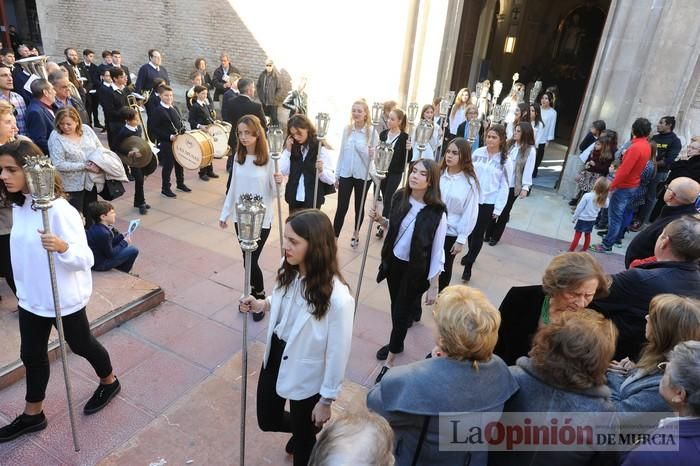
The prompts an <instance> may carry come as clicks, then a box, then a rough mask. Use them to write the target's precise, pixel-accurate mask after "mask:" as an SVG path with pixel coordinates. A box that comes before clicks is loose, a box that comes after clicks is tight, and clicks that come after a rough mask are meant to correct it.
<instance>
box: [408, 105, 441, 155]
mask: <svg viewBox="0 0 700 466" xmlns="http://www.w3.org/2000/svg"><path fill="white" fill-rule="evenodd" d="M420 119H421V120H428V121H432V122H433V134H431V135H430V139H428V144H426V145H425V150H424V151H423V155H421V154H420V151H419V150H418V149H416V150H414V151H413V157H412V160H411V161H412V162H415V161H416V160H418V159H419V158H423V159H431V160H435V151H436V150H437V147H438V144H440V138H441V137H442V136H443V134H442V127H441V126H440V119H439V118H435V107H433V106H432V105H431V104H426V105H423V108H422V109H421V112H420ZM415 137H416V128H415V127H414V128H413V134H411V138H410V140H412V141H415Z"/></svg>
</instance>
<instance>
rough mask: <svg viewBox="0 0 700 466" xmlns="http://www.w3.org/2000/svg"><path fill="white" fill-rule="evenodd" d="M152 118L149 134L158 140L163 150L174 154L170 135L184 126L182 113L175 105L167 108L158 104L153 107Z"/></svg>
mask: <svg viewBox="0 0 700 466" xmlns="http://www.w3.org/2000/svg"><path fill="white" fill-rule="evenodd" d="M150 120H151V122H150V124H149V127H148V132H149V135H152V136H153V137H155V138H156V139H157V140H158V147H159V148H160V150H161V151H163V152H165V153H167V154H172V143H171V142H170V136H172V135H173V134H177V133H178V130H179V129H180V128H182V120H181V117H180V113H179V112H178V111H177V110H176V109H175V108H174V107H170V108H165V107H163V106H162V105H160V104H158V107H156V108H154V109H153V112H152V113H151V117H150Z"/></svg>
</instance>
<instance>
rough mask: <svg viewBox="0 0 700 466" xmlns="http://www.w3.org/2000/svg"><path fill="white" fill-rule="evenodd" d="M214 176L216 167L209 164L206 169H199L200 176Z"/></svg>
mask: <svg viewBox="0 0 700 466" xmlns="http://www.w3.org/2000/svg"><path fill="white" fill-rule="evenodd" d="M213 174H214V165H213V164H211V163H210V164H209V165H207V166H206V167H203V168H200V169H199V176H203V175H213Z"/></svg>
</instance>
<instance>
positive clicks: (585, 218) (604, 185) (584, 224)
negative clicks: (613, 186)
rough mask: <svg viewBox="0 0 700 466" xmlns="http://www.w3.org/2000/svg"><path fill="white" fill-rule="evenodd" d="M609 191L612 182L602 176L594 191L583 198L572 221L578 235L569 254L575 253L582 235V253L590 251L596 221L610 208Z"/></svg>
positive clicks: (575, 236)
mask: <svg viewBox="0 0 700 466" xmlns="http://www.w3.org/2000/svg"><path fill="white" fill-rule="evenodd" d="M609 190H610V181H608V179H607V178H606V177H604V176H602V177H600V178H598V180H596V182H595V184H594V185H593V190H592V191H591V192H588V193H586V194H584V195H583V196H582V197H581V200H580V201H579V203H578V205H577V206H576V210H575V211H574V218H573V220H572V221H573V222H575V223H576V226H574V230H575V231H576V233H574V239H573V240H572V241H571V245H570V246H569V252H574V250H575V249H576V246H578V242H579V240H580V239H581V233H583V234H584V240H583V248H581V251H587V250H588V246H590V244H591V231H593V225H595V221H596V219H597V218H598V213H599V212H600V209H602V208H604V207H607V206H608V191H609Z"/></svg>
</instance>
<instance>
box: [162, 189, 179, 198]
mask: <svg viewBox="0 0 700 466" xmlns="http://www.w3.org/2000/svg"><path fill="white" fill-rule="evenodd" d="M160 193H161V194H162V195H163V196H165V197H171V198H175V197H177V194H175V193H174V192H173V191H172V190H171V189H164V190H162V191H161V192H160Z"/></svg>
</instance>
